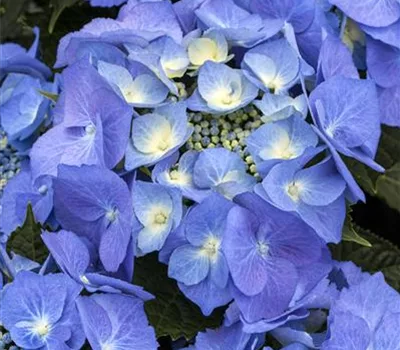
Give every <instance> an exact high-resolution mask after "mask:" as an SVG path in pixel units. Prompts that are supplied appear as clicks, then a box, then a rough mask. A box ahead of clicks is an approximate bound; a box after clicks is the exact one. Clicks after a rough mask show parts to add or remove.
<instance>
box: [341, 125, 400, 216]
mask: <svg viewBox="0 0 400 350" xmlns="http://www.w3.org/2000/svg"><path fill="white" fill-rule="evenodd" d="M376 161H377V162H378V163H379V164H381V165H382V166H383V167H384V168H385V169H386V172H385V173H384V174H380V173H378V172H376V171H374V170H372V169H370V168H368V167H367V166H366V165H364V164H361V163H360V162H358V161H355V160H353V159H350V158H346V159H345V162H346V164H347V166H348V167H349V169H350V171H351V172H352V174H353V175H354V177H355V179H356V181H357V182H358V183H359V185H360V186H361V187H362V188H363V189H364V190H365V191H366V192H368V193H369V194H370V195H372V196H376V197H378V198H380V199H382V200H384V201H385V202H386V203H387V204H388V205H389V206H390V207H391V208H394V209H396V210H397V211H399V212H400V128H390V127H387V126H383V127H382V137H381V140H380V143H379V148H378V153H377V156H376Z"/></svg>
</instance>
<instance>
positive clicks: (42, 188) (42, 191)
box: [38, 185, 48, 195]
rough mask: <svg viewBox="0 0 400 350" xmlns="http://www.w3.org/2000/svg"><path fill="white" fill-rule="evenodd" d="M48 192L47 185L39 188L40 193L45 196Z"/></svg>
mask: <svg viewBox="0 0 400 350" xmlns="http://www.w3.org/2000/svg"><path fill="white" fill-rule="evenodd" d="M47 190H48V188H47V186H46V185H42V186H40V187H39V189H38V192H39V193H40V194H42V195H45V194H46V193H47Z"/></svg>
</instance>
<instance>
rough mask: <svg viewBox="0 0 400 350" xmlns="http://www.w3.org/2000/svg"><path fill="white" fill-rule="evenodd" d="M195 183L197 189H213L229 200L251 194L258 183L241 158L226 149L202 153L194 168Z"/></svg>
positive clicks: (208, 150) (211, 149)
mask: <svg viewBox="0 0 400 350" xmlns="http://www.w3.org/2000/svg"><path fill="white" fill-rule="evenodd" d="M193 181H194V183H195V185H196V186H197V188H199V189H202V190H209V189H211V190H213V191H216V192H219V193H221V194H222V195H224V196H225V197H227V198H229V199H231V198H233V197H235V196H236V195H237V194H239V193H242V192H247V191H250V192H251V191H252V190H253V187H254V185H255V183H256V180H255V178H254V177H253V176H251V175H249V174H248V173H247V172H246V165H245V164H244V162H243V160H242V159H241V158H240V156H239V155H238V154H236V153H234V152H231V151H228V150H227V149H225V148H208V149H205V150H203V151H202V152H201V153H200V155H199V156H198V159H197V161H196V163H195V165H194V168H193Z"/></svg>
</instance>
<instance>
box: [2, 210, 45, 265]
mask: <svg viewBox="0 0 400 350" xmlns="http://www.w3.org/2000/svg"><path fill="white" fill-rule="evenodd" d="M41 233H42V226H41V225H40V224H39V223H37V222H36V221H35V217H34V214H33V211H32V205H31V204H28V208H27V211H26V217H25V222H24V224H23V225H22V226H20V227H18V228H17V229H16V230H15V231H14V232H13V233H12V234H11V236H10V238H9V239H8V241H7V251H8V252H11V251H13V252H14V253H16V254H19V255H22V256H24V257H26V258H28V259H31V260H33V261H37V262H38V263H43V262H44V261H45V260H46V257H47V255H48V253H49V252H48V250H47V248H46V246H45V244H44V243H43V241H42V238H41V237H40V234H41Z"/></svg>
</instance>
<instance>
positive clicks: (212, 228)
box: [168, 193, 233, 288]
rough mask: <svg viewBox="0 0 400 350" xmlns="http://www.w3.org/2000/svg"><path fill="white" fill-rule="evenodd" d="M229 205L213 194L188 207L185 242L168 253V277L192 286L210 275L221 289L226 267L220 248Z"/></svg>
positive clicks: (230, 206)
mask: <svg viewBox="0 0 400 350" xmlns="http://www.w3.org/2000/svg"><path fill="white" fill-rule="evenodd" d="M232 206H233V204H232V202H230V201H228V200H226V199H225V198H224V197H222V196H221V195H219V194H217V193H215V194H213V195H211V196H209V197H208V198H206V199H205V200H204V201H203V202H201V203H200V204H199V205H198V206H196V207H195V208H192V209H191V211H190V212H189V214H188V216H187V217H186V218H185V221H184V225H185V233H186V239H187V240H188V242H189V243H188V244H186V245H183V246H180V247H178V248H176V249H175V250H174V252H173V253H172V255H171V258H170V260H169V266H168V275H169V276H170V277H172V278H175V279H176V280H178V281H180V282H182V283H184V284H186V285H194V284H198V283H199V282H201V281H203V280H204V279H205V278H206V277H207V276H208V275H209V274H210V276H211V278H212V281H213V282H214V283H215V284H217V285H218V286H220V287H221V288H224V287H225V286H226V285H227V283H228V277H229V270H228V266H227V264H226V260H225V257H224V254H223V253H222V251H221V249H220V248H221V244H222V240H223V236H224V232H225V222H226V216H227V214H228V212H229V210H230V209H231V208H232Z"/></svg>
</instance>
